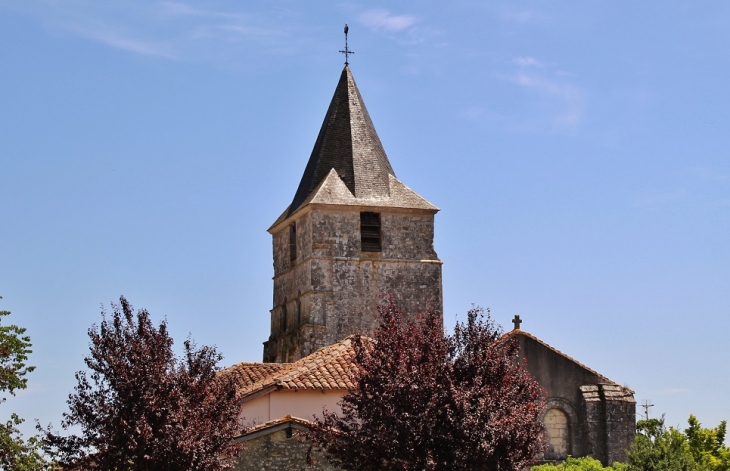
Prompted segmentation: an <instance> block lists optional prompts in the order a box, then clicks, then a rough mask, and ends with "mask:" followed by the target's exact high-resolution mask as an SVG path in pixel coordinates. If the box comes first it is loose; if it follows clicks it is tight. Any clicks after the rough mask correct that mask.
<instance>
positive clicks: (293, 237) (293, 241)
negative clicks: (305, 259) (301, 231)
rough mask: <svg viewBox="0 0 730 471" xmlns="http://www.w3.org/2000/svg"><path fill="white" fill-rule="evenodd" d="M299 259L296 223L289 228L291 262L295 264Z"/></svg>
mask: <svg viewBox="0 0 730 471" xmlns="http://www.w3.org/2000/svg"><path fill="white" fill-rule="evenodd" d="M296 259H297V225H296V223H294V224H292V225H291V226H289V261H290V262H294V261H296Z"/></svg>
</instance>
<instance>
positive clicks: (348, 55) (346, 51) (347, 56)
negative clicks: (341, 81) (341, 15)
mask: <svg viewBox="0 0 730 471" xmlns="http://www.w3.org/2000/svg"><path fill="white" fill-rule="evenodd" d="M349 31H350V28H349V27H348V26H347V23H345V49H344V50H342V51H340V52H341V53H342V54H344V55H345V65H349V64H350V62H349V58H350V54H355V52H354V51H351V50H350V49H349V48H348V47H347V33H348V32H349Z"/></svg>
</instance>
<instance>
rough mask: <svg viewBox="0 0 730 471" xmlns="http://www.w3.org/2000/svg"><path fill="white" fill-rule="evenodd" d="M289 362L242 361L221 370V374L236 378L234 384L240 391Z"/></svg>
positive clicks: (276, 371)
mask: <svg viewBox="0 0 730 471" xmlns="http://www.w3.org/2000/svg"><path fill="white" fill-rule="evenodd" d="M289 365H290V363H249V362H242V363H238V364H236V365H233V366H231V367H228V368H226V369H225V370H222V371H221V372H220V373H218V374H219V375H221V376H227V375H232V376H233V377H235V378H236V386H237V387H238V388H239V390H240V391H245V390H246V389H250V388H251V386H252V385H253V384H255V383H257V382H261V381H264V380H266V379H267V378H270V377H271V376H272V375H275V374H276V373H279V372H281V371H282V370H284V369H286V368H287V367H288V366H289Z"/></svg>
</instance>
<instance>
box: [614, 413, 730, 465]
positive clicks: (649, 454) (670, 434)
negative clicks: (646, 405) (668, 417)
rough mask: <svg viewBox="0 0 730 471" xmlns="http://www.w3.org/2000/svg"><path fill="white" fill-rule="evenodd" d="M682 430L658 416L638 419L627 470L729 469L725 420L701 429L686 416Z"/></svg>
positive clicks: (695, 419)
mask: <svg viewBox="0 0 730 471" xmlns="http://www.w3.org/2000/svg"><path fill="white" fill-rule="evenodd" d="M688 423H689V427H688V428H687V429H685V430H684V432H683V431H681V430H678V429H676V428H674V427H669V428H667V427H665V425H664V417H662V418H661V419H647V420H640V421H638V422H637V424H636V430H637V434H636V438H635V439H634V444H633V446H632V447H631V451H630V452H629V460H628V464H629V470H631V471H685V470H686V471H690V470H692V471H730V449H728V447H726V446H725V445H724V440H725V431H726V423H725V421H723V422H721V423H720V425H719V426H718V427H715V428H703V427H702V426H701V424H700V423H699V421H698V420H697V418H696V417H695V416H693V415H690V417H689V420H688Z"/></svg>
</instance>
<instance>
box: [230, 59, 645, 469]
mask: <svg viewBox="0 0 730 471" xmlns="http://www.w3.org/2000/svg"><path fill="white" fill-rule="evenodd" d="M437 212H438V208H437V207H436V206H434V205H433V204H431V203H430V202H428V201H426V200H425V199H424V198H422V197H421V196H420V195H418V194H417V193H416V192H415V191H414V190H412V189H410V188H409V187H408V186H406V185H405V184H404V183H403V182H401V181H400V180H399V179H398V178H397V177H396V174H395V172H394V170H393V167H392V166H391V163H390V161H389V159H388V156H387V155H386V153H385V150H384V149H383V146H382V144H381V142H380V139H379V138H378V134H377V132H376V131H375V127H374V125H373V123H372V120H371V119H370V116H369V114H368V111H367V109H366V108H365V103H364V102H363V99H362V96H361V95H360V91H359V90H358V88H357V85H356V84H355V80H354V78H353V76H352V72H351V71H350V68H349V66H348V64H347V62H346V63H345V68H344V70H343V71H342V74H341V75H340V78H339V82H338V83H337V87H336V88H335V92H334V96H333V97H332V101H331V103H330V105H329V108H328V110H327V113H326V115H325V117H324V122H323V123H322V127H321V129H320V131H319V135H318V136H317V139H316V141H315V144H314V149H313V150H312V153H311V156H310V158H309V161H308V163H307V165H306V167H305V169H304V173H303V176H302V179H301V182H300V183H299V187H298V188H297V189H296V191H295V192H294V197H293V199H292V201H291V204H290V205H289V207H288V208H286V209H285V210H284V212H283V213H282V214H281V215H280V216H279V217H278V219H276V221H275V222H274V223H273V225H272V226H271V227H270V228H269V233H270V234H271V236H272V239H273V263H274V279H273V281H274V295H273V307H272V309H271V333H270V335H269V338H268V339H267V340H266V341H265V342H264V348H263V362H261V363H248V362H244V363H239V364H236V365H233V366H231V367H230V368H228V369H226V370H224V371H223V372H222V373H221V374H225V375H233V376H234V377H235V378H236V383H237V385H238V387H239V390H240V393H241V394H242V395H243V396H244V405H243V410H242V414H241V415H242V417H244V418H245V420H246V421H247V423H248V425H251V428H249V429H248V430H247V432H246V433H245V434H244V435H242V436H241V437H238V438H237V440H238V441H240V442H243V443H244V444H245V447H244V449H243V451H242V452H241V453H240V455H239V458H238V460H237V462H236V467H235V468H234V469H237V470H241V471H243V470H253V469H256V470H260V469H277V470H294V469H297V470H298V469H303V468H305V467H307V468H309V469H321V470H331V469H334V468H333V467H332V466H331V465H330V464H329V463H327V461H326V460H325V459H324V457H323V456H321V455H319V454H317V452H316V450H315V451H314V456H313V458H314V461H315V464H314V465H311V466H307V465H306V464H305V456H306V452H307V449H308V448H309V445H308V444H307V443H303V442H301V441H300V440H298V439H297V434H296V433H295V431H296V430H306V428H307V426H308V423H309V420H311V418H312V416H313V415H314V414H318V413H320V412H321V411H322V409H323V407H326V408H327V409H328V410H330V411H337V410H338V405H337V404H338V401H339V400H340V398H341V397H342V396H343V395H345V394H347V392H348V390H349V389H351V388H352V387H353V384H352V383H351V378H350V376H349V374H348V372H349V371H351V369H352V364H353V363H352V362H353V350H352V346H351V344H350V337H349V336H350V335H352V334H367V333H368V332H372V331H373V329H374V328H376V326H377V323H378V314H377V305H378V302H379V300H380V296H381V294H382V293H386V292H388V293H391V294H392V295H393V296H394V297H395V299H396V302H397V304H398V305H399V306H400V307H401V308H402V309H403V310H404V311H405V312H407V313H410V314H411V315H415V314H416V313H419V312H423V311H425V310H426V309H432V310H435V311H436V312H437V313H439V314H440V315H443V313H442V310H443V302H442V300H443V296H442V279H441V266H442V262H441V260H439V258H438V255H437V254H436V251H435V250H434V246H433V238H434V217H435V215H436V213H437ZM513 322H514V329H513V330H512V331H510V332H508V333H506V334H505V337H508V338H511V339H514V340H515V341H516V342H517V343H518V345H519V347H520V357H521V358H524V359H526V363H527V369H528V371H529V372H530V373H531V374H532V375H533V377H535V379H536V380H537V381H538V382H539V384H540V385H541V386H542V387H543V389H544V390H545V391H546V395H547V405H548V407H547V411H546V413H545V416H544V422H545V425H546V433H547V437H546V438H547V442H548V449H547V450H546V451H545V453H544V454H543V456H542V459H544V460H545V461H553V460H561V459H564V458H566V457H567V456H568V455H572V456H593V457H595V458H597V459H599V460H600V461H602V462H603V463H604V464H610V463H613V462H615V461H623V460H624V459H625V456H626V454H625V453H626V450H627V449H628V448H629V447H630V445H631V443H632V441H633V436H634V429H635V420H636V403H635V400H634V393H633V391H632V390H630V389H628V388H627V387H624V386H621V385H620V384H618V383H616V382H614V381H611V380H610V379H608V378H606V377H604V376H602V375H601V374H599V373H598V372H596V371H594V370H592V369H590V368H588V367H587V366H585V365H583V364H581V363H579V362H578V361H577V360H575V359H573V358H571V357H570V356H568V355H566V354H565V353H563V352H561V351H559V350H557V349H556V348H554V347H552V346H550V345H548V344H547V343H545V342H543V341H542V340H540V339H539V338H538V337H536V336H534V335H532V334H530V333H528V332H526V331H524V330H522V329H521V325H520V322H521V320H520V319H519V316H516V317H515V320H514V321H513Z"/></svg>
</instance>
